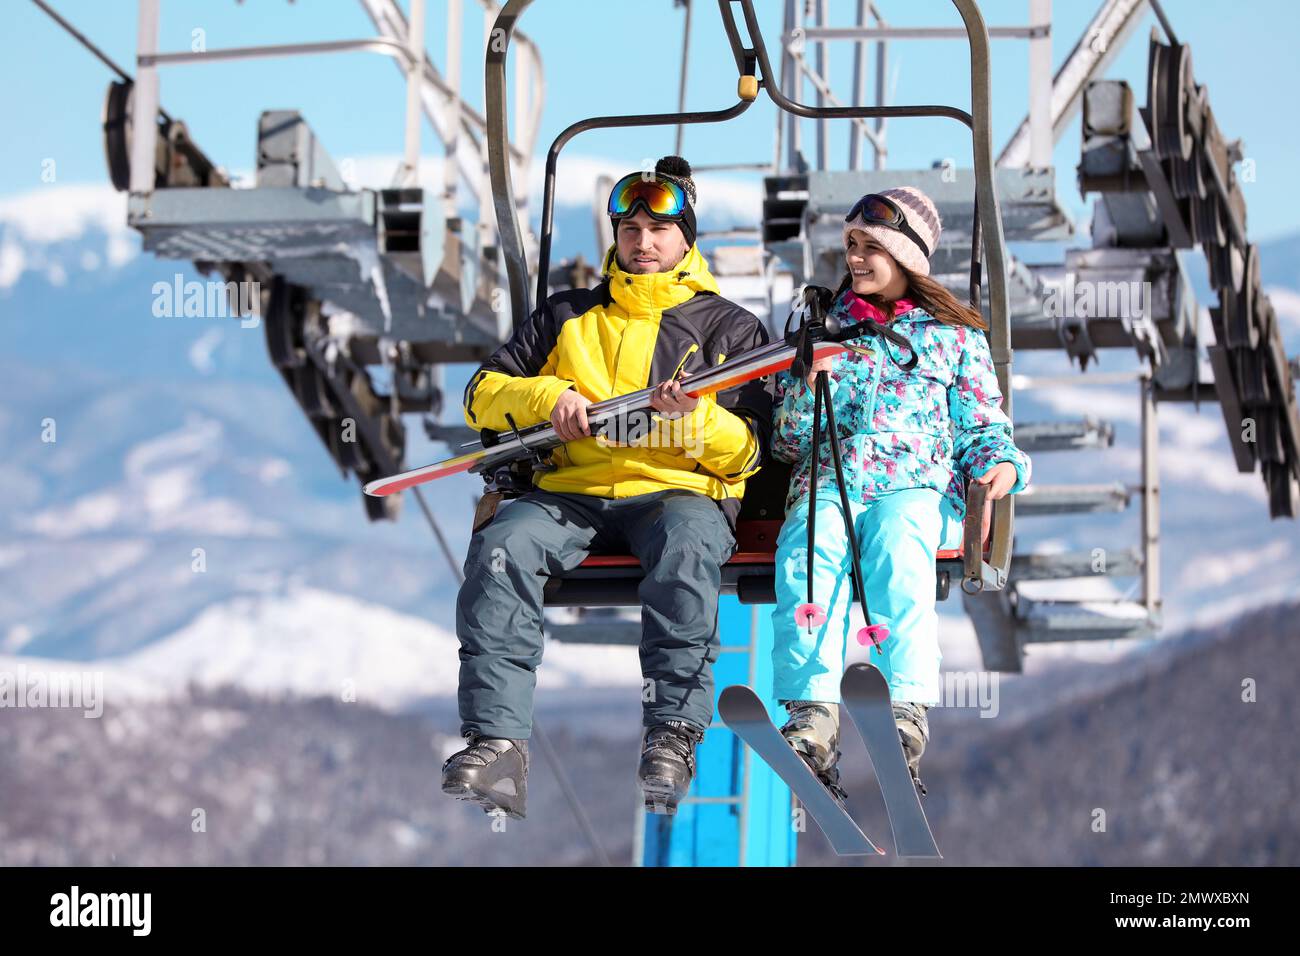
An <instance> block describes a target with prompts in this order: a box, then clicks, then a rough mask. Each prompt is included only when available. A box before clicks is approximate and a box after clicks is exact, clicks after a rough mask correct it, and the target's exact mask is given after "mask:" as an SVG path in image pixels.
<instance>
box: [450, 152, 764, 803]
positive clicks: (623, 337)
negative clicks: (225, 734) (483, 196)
mask: <svg viewBox="0 0 1300 956" xmlns="http://www.w3.org/2000/svg"><path fill="white" fill-rule="evenodd" d="M694 204H695V184H694V181H693V180H692V179H691V176H690V166H689V165H688V164H687V163H686V161H685V160H684V159H682V158H681V157H677V156H668V157H664V158H663V159H661V160H660V161H659V163H658V164H657V165H656V167H655V172H654V174H653V175H652V174H650V173H648V172H647V173H644V174H642V173H633V174H630V175H629V176H626V177H624V178H623V179H622V180H620V181H619V182H618V183H617V184H615V187H614V190H613V192H612V193H611V196H610V205H609V213H610V216H611V219H612V221H613V225H614V231H615V242H614V245H613V246H612V247H611V248H610V249H609V251H608V252H607V253H606V255H605V259H604V262H603V268H602V280H601V282H600V284H599V285H597V286H596V287H595V288H594V289H575V290H569V291H566V292H560V293H557V294H555V295H552V296H551V297H550V298H548V299H547V300H546V301H545V303H543V304H542V305H541V307H539V308H538V309H537V311H536V312H535V313H534V314H533V315H532V316H531V317H530V319H529V321H528V322H526V323H525V324H524V325H523V326H521V327H520V328H517V329H516V330H515V332H514V334H513V335H512V337H511V338H510V340H509V341H508V342H506V343H505V344H504V345H503V346H501V347H500V348H499V349H498V350H497V351H496V352H495V353H493V355H492V356H491V357H490V358H489V359H488V360H487V361H486V362H485V363H484V364H483V365H482V366H481V367H480V368H479V369H478V371H476V372H475V374H474V375H473V376H472V377H471V379H470V381H469V384H468V385H467V386H466V389H465V420H466V421H467V422H468V423H469V424H470V425H471V426H472V427H474V428H478V429H484V428H489V429H493V430H499V431H505V432H508V431H509V430H510V428H511V427H512V424H513V426H514V427H518V428H524V427H526V426H529V425H535V424H538V423H541V422H546V421H549V422H551V424H553V425H554V426H555V429H556V431H557V432H558V433H559V435H560V437H561V438H564V439H565V444H564V445H563V446H560V447H559V448H557V449H556V450H555V451H554V452H553V453H552V461H553V463H554V464H555V466H556V468H555V470H553V471H548V472H541V473H539V476H538V477H537V478H536V480H535V487H534V488H533V489H532V490H531V491H529V492H527V493H526V494H524V495H522V496H521V497H519V498H517V499H515V500H513V501H511V502H509V503H508V504H507V505H505V506H504V507H503V508H501V510H500V512H499V513H498V514H497V515H496V516H495V517H494V518H493V519H492V520H491V521H490V522H488V523H487V524H486V525H485V526H484V527H482V528H481V529H479V530H478V531H476V533H475V534H474V536H473V538H472V539H471V541H470V546H469V553H468V556H467V557H466V560H465V583H464V585H463V586H462V587H461V590H460V595H459V598H458V600H457V605H456V633H457V636H458V637H459V638H460V644H461V650H460V661H461V669H460V688H459V704H460V716H461V721H462V723H461V732H462V734H463V735H464V736H465V737H466V738H467V743H468V746H467V747H466V748H465V749H464V750H462V751H460V752H459V753H457V754H455V755H453V756H452V757H451V758H450V759H449V760H448V761H447V763H446V764H445V765H444V768H443V790H444V792H446V793H448V794H451V795H452V796H455V797H457V798H460V799H467V800H473V801H475V802H477V803H479V804H480V805H481V806H483V808H484V809H485V810H487V811H489V812H496V811H501V810H504V811H506V812H508V813H510V814H511V815H515V816H523V814H524V804H525V793H526V775H527V769H528V745H527V740H528V737H529V735H530V733H531V730H532V704H533V690H534V687H535V686H536V670H537V667H538V665H539V664H540V663H541V659H542V606H543V590H542V589H543V585H544V583H545V579H546V578H547V577H550V576H553V575H558V574H561V573H563V572H564V571H567V570H570V569H572V568H575V567H577V566H578V565H579V564H581V563H582V561H583V560H584V559H585V558H586V557H587V556H588V554H589V553H591V552H594V551H602V552H612V553H631V554H633V555H635V556H636V557H637V558H638V559H640V562H641V565H642V567H643V568H644V569H645V577H644V581H643V583H642V585H641V587H640V598H641V600H642V603H643V611H642V628H643V630H642V638H641V666H642V672H643V675H644V678H645V684H644V687H645V690H644V692H643V695H642V696H643V710H644V721H643V722H644V724H645V726H646V728H647V730H646V734H645V738H644V743H643V752H642V759H641V765H640V769H639V772H638V778H639V780H640V782H641V786H642V788H643V789H644V791H645V798H646V803H647V806H649V807H650V808H652V809H655V810H660V811H666V812H670V813H671V812H674V810H675V808H676V804H677V801H678V800H679V799H680V798H681V797H682V796H683V795H684V794H685V792H686V790H687V789H688V788H689V786H690V781H691V778H692V776H693V775H694V771H695V745H696V744H697V743H698V742H699V741H700V739H702V737H703V732H704V730H705V728H707V727H708V726H709V724H710V723H711V722H712V719H713V676H712V665H713V662H714V661H715V660H716V659H717V654H718V645H719V637H718V613H717V612H718V589H719V585H720V580H721V572H720V569H721V567H722V565H723V564H725V563H726V561H727V559H728V558H730V557H731V555H732V554H733V553H734V551H735V548H736V541H735V536H734V534H735V523H736V517H737V514H738V513H739V510H740V499H741V496H742V495H743V494H744V489H745V481H746V479H747V478H749V477H751V476H752V475H753V474H754V473H755V472H757V471H758V469H759V467H760V465H761V463H762V460H763V455H764V453H765V451H766V448H767V442H768V435H769V433H770V428H771V410H772V395H771V391H770V384H769V383H768V382H767V381H766V380H756V381H753V382H749V383H745V384H744V385H741V386H737V387H736V388H733V389H730V390H728V391H725V392H720V393H718V394H717V395H714V396H705V397H701V398H699V399H694V398H690V397H688V396H686V395H684V394H683V393H682V391H681V386H680V384H678V382H677V379H678V378H679V377H680V376H682V375H686V374H691V373H695V372H698V371H702V370H704V369H706V368H708V367H710V366H713V365H717V364H720V363H721V362H722V361H724V360H725V359H726V358H727V357H728V356H735V355H739V354H740V353H742V352H746V351H749V350H750V349H754V348H757V347H759V346H761V345H764V344H766V343H767V341H768V335H767V331H766V329H765V328H764V327H763V325H762V323H760V322H759V321H758V319H757V318H755V317H754V315H752V314H751V313H750V312H748V311H746V310H745V309H743V308H741V307H740V306H738V305H736V304H734V303H732V302H729V301H727V300H726V299H724V298H722V297H721V295H719V294H718V285H717V282H716V281H715V280H714V278H713V276H712V275H711V274H710V272H709V268H708V263H707V262H706V261H705V259H704V256H703V255H702V254H701V253H700V250H699V248H698V247H697V246H696V244H695V238H696V236H695V232H696V222H695V209H694ZM651 386H657V391H656V393H655V398H654V400H653V402H652V404H653V407H654V409H655V410H656V411H657V412H658V413H659V414H657V415H655V414H654V413H648V415H647V416H646V418H645V419H644V420H640V421H634V422H628V421H625V422H623V423H622V424H623V426H624V427H623V428H620V429H615V430H614V433H613V434H612V435H606V434H600V435H593V434H592V433H591V429H590V427H589V426H588V423H587V418H586V408H587V406H588V405H590V404H591V403H593V402H599V401H603V400H605V399H609V398H613V397H614V396H616V395H624V394H627V393H630V392H635V391H638V390H640V389H643V388H648V387H651Z"/></svg>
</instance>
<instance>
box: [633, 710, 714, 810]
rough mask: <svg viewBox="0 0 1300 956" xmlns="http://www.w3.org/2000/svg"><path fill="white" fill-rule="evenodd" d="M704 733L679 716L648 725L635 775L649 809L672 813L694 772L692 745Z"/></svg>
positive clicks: (697, 741)
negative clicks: (651, 725)
mask: <svg viewBox="0 0 1300 956" xmlns="http://www.w3.org/2000/svg"><path fill="white" fill-rule="evenodd" d="M703 739H704V734H703V733H701V732H700V731H698V730H696V729H695V728H694V727H692V726H690V725H689V724H687V723H685V722H684V721H680V720H670V721H668V722H667V723H663V724H656V725H655V726H653V727H650V728H649V729H648V730H647V731H646V734H645V741H644V743H643V745H642V748H641V765H640V767H638V768H637V779H638V780H639V781H640V783H641V790H642V792H643V793H644V794H645V808H646V811H647V812H649V813H660V814H666V815H668V816H672V815H674V814H676V813H677V803H678V801H680V800H681V799H682V797H684V796H686V792H687V791H688V790H690V788H691V778H693V777H694V776H695V745H696V744H698V743H699V742H700V741H702V740H703Z"/></svg>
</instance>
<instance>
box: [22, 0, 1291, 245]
mask: <svg viewBox="0 0 1300 956" xmlns="http://www.w3.org/2000/svg"><path fill="white" fill-rule="evenodd" d="M697 2H698V6H697V8H696V12H695V25H696V29H695V31H694V34H693V38H692V49H691V83H690V87H689V93H688V107H691V108H699V109H711V108H718V107H720V106H723V105H726V104H729V103H730V102H732V101H733V100H734V70H733V67H732V64H731V59H730V53H729V51H728V50H727V47H726V44H725V40H724V38H723V35H722V31H721V26H720V18H719V15H718V10H717V6H716V4H715V3H714V2H711V0H697ZM52 3H53V5H54V6H55V8H56V9H58V10H59V11H60V12H61V13H63V14H64V15H65V16H66V17H68V18H69V19H70V20H71V21H72V22H73V23H74V24H75V25H77V26H78V27H79V28H81V29H82V30H84V31H85V32H86V33H88V34H89V35H90V36H91V37H92V38H93V39H95V40H96V41H97V42H98V43H100V44H101V45H102V46H103V47H104V48H105V50H106V51H107V52H108V53H109V54H110V55H111V56H113V57H114V58H115V59H117V60H118V61H119V62H121V63H122V64H123V66H124V67H125V68H126V69H127V70H128V71H129V72H134V45H135V7H136V5H135V3H134V2H133V0H52ZM880 5H881V8H882V10H883V11H884V13H885V15H886V17H887V18H889V19H890V20H891V21H892V22H895V23H898V24H900V25H902V24H918V25H919V24H945V25H956V24H957V23H958V19H957V17H956V14H955V12H954V11H953V9H952V8H951V7H950V6H949V5H948V4H947V3H944V2H942V0H925V2H922V0H914V2H906V3H905V2H901V0H880ZM429 6H430V13H429V24H428V37H429V43H430V47H431V50H432V52H433V55H434V58H435V60H436V61H437V62H439V63H440V64H441V63H442V62H443V61H444V60H445V51H444V46H445V44H444V42H443V41H442V39H441V37H440V32H441V30H442V26H443V23H444V18H445V12H444V11H445V4H444V3H443V2H439V0H431V2H430V5H429ZM1028 6H1029V4H1028V0H987V2H985V3H983V4H982V7H983V9H984V11H985V17H986V19H987V20H988V22H989V23H990V24H995V25H996V24H1002V25H1009V24H1023V23H1024V22H1026V20H1027V18H1028ZM1054 7H1055V25H1056V35H1055V42H1054V54H1055V57H1056V59H1057V61H1058V62H1059V61H1060V59H1062V58H1063V57H1064V56H1065V55H1066V53H1067V52H1068V51H1069V49H1070V47H1071V46H1072V45H1073V43H1074V40H1075V38H1076V37H1077V36H1078V34H1079V32H1080V31H1081V29H1082V27H1083V25H1084V24H1085V23H1086V22H1087V19H1088V18H1089V17H1090V16H1091V14H1092V12H1093V10H1094V8H1095V4H1094V3H1093V2H1092V0H1056V3H1055V4H1054ZM1165 7H1166V9H1167V11H1168V12H1169V15H1170V18H1171V20H1172V21H1173V23H1174V26H1175V28H1176V30H1177V31H1178V32H1179V34H1180V39H1183V40H1184V41H1185V42H1190V43H1191V45H1192V50H1193V58H1194V65H1195V70H1196V75H1197V78H1198V80H1199V81H1200V82H1202V83H1206V84H1207V85H1208V86H1209V89H1210V96H1211V102H1212V103H1213V105H1214V108H1215V112H1216V116H1217V117H1218V120H1219V125H1220V127H1221V128H1222V129H1223V130H1224V131H1225V133H1226V134H1227V135H1228V136H1229V137H1237V136H1240V137H1243V138H1244V140H1245V146H1246V155H1247V156H1248V157H1250V158H1251V159H1253V160H1254V161H1255V168H1256V176H1257V178H1256V181H1255V182H1253V183H1247V184H1245V186H1244V188H1245V191H1246V196H1247V200H1248V203H1249V209H1250V233H1251V235H1252V238H1255V239H1267V238H1272V237H1275V236H1278V235H1282V234H1285V233H1290V232H1294V231H1296V230H1297V229H1298V228H1300V216H1298V215H1297V209H1298V207H1300V202H1298V201H1297V200H1298V199H1300V189H1298V188H1297V177H1296V174H1295V173H1294V172H1293V170H1294V168H1295V164H1296V163H1297V161H1298V160H1300V126H1298V124H1297V123H1296V122H1295V121H1294V116H1295V106H1294V103H1293V102H1292V100H1293V98H1294V96H1295V92H1294V91H1295V90H1296V89H1297V88H1300V56H1297V55H1296V51H1295V37H1296V35H1297V32H1300V30H1298V28H1300V8H1298V7H1297V5H1296V4H1294V3H1292V2H1288V0H1240V2H1237V3H1234V4H1231V5H1224V4H1219V3H1210V2H1205V0H1166V4H1165ZM0 8H2V9H3V11H4V14H5V16H4V20H5V26H6V30H5V33H6V38H5V41H4V55H3V56H0V84H3V89H4V90H5V91H6V93H5V96H4V99H3V104H2V105H0V119H2V120H3V124H4V126H3V128H4V130H5V149H4V150H3V151H0V196H3V195H10V194H14V193H20V192H26V191H28V190H31V189H34V188H36V187H38V186H40V185H41V180H40V174H41V169H42V163H43V162H44V161H45V160H47V159H51V158H52V159H54V160H55V161H56V163H57V174H58V181H59V182H60V183H84V182H103V181H105V179H106V174H105V169H104V159H103V149H102V145H101V141H100V134H99V123H100V110H101V102H102V98H103V93H104V90H105V88H106V86H107V83H108V81H109V78H110V75H109V73H108V71H107V70H106V69H105V68H104V67H103V66H101V65H100V64H99V63H98V61H96V60H94V59H93V58H92V57H91V56H90V55H89V54H88V53H86V52H84V51H83V50H82V49H81V48H80V47H79V46H77V45H76V44H74V43H73V41H72V40H71V39H70V38H68V37H67V36H66V35H64V34H63V32H62V31H61V30H59V29H58V28H57V27H55V25H54V24H53V23H52V22H51V21H49V20H48V19H47V18H46V17H45V15H44V14H42V13H41V12H40V11H39V10H38V9H37V8H36V7H35V6H34V5H33V4H32V3H30V2H29V0H0ZM852 8H853V3H852V2H851V0H832V2H831V11H832V12H831V19H832V22H833V23H844V22H847V18H848V17H849V16H850V15H851V11H852ZM162 9H163V14H162V47H163V48H164V49H171V50H176V49H188V48H189V46H190V42H191V37H192V36H193V31H194V30H196V29H201V30H203V31H204V35H205V39H206V42H207V45H208V46H209V47H220V46H232V45H248V44H256V43H276V42H290V41H293V40H304V39H341V38H351V37H361V36H367V35H371V34H372V33H373V30H372V29H371V27H370V24H369V21H368V20H367V18H366V17H365V15H364V14H363V13H362V11H361V8H360V5H359V4H358V3H356V2H355V0H298V2H296V3H290V2H288V0H246V2H244V3H242V4H238V3H235V2H233V0H162ZM758 9H759V11H760V15H761V16H763V17H764V22H765V24H766V29H767V39H768V42H769V45H771V46H775V44H776V42H777V33H778V31H779V28H780V10H781V5H780V3H778V2H776V0H758ZM465 11H466V23H467V24H469V25H472V28H471V29H469V30H467V31H466V32H467V39H466V43H465V53H464V56H465V61H464V64H465V65H464V70H465V74H464V75H465V79H464V82H465V87H466V92H467V95H468V96H470V97H471V98H472V99H475V100H477V98H478V91H479V90H480V89H481V87H482V60H481V54H480V53H479V52H478V51H479V42H480V41H479V34H478V33H477V32H476V31H477V30H478V28H479V24H480V23H481V20H482V15H481V13H480V11H479V8H478V7H477V5H476V4H474V3H473V2H472V0H466V3H465ZM682 16H683V14H682V11H681V10H680V9H677V8H675V7H674V6H673V4H672V0H607V2H602V3H600V4H596V3H590V2H581V0H536V2H535V3H534V4H533V7H532V8H531V9H530V10H529V11H528V12H527V14H526V15H525V17H524V19H523V21H522V25H523V28H524V29H525V30H526V31H527V32H529V33H530V34H531V35H532V36H533V37H534V38H535V39H536V41H537V42H538V43H539V45H540V47H541V49H542V55H543V58H544V60H545V61H546V64H547V67H548V69H547V86H548V88H547V98H546V110H545V114H544V120H543V127H542V136H541V138H540V140H539V147H541V148H542V149H544V147H545V145H547V144H549V142H550V140H551V139H552V138H553V137H554V135H555V134H556V133H557V132H558V131H559V130H560V129H562V128H563V127H564V126H566V125H567V124H568V123H570V122H572V121H573V120H575V119H577V118H580V117H582V116H586V115H596V114H603V113H617V112H657V111H664V110H670V109H673V108H675V106H676V93H677V69H678V64H679V56H680V42H681V22H682ZM1145 21H1146V22H1145V23H1144V25H1143V26H1142V27H1141V28H1139V30H1138V31H1137V32H1136V33H1135V35H1134V36H1133V38H1132V39H1131V40H1130V41H1129V44H1128V46H1127V48H1126V50H1125V52H1124V53H1123V54H1122V55H1121V57H1120V58H1119V60H1118V62H1117V63H1116V65H1115V66H1114V67H1112V70H1111V75H1112V76H1119V77H1125V78H1127V79H1128V80H1129V81H1130V83H1132V84H1133V85H1134V87H1135V89H1136V90H1137V92H1138V100H1139V102H1144V101H1145V64H1146V36H1147V34H1148V32H1149V29H1150V25H1151V24H1152V23H1154V18H1153V17H1152V16H1151V15H1150V14H1148V15H1147V16H1146V18H1145ZM832 51H833V53H832V58H833V63H834V64H835V66H836V69H835V74H834V76H835V83H836V86H837V88H838V89H840V90H847V85H848V81H849V62H850V56H849V51H848V48H847V47H844V46H840V47H832ZM893 60H894V64H895V65H900V64H901V70H900V72H899V74H898V81H897V88H896V90H895V94H894V101H895V102H950V103H954V104H957V105H961V106H966V105H968V102H969V94H968V78H967V70H966V57H965V54H964V48H963V47H962V46H961V45H959V44H956V43H937V42H934V41H930V42H923V41H905V42H899V43H897V44H895V45H894V48H893ZM1026 74H1027V57H1026V49H1025V44H1024V43H1022V42H1020V41H1012V40H1000V41H995V73H994V80H995V87H994V97H995V113H996V115H995V119H996V130H995V133H996V135H995V141H996V142H997V143H998V144H999V145H1000V144H1001V143H1002V142H1003V141H1005V139H1006V137H1007V136H1008V135H1009V133H1010V132H1011V130H1012V129H1013V128H1014V126H1015V125H1016V123H1018V122H1019V120H1020V119H1021V117H1022V116H1023V115H1024V112H1025V108H1026V101H1025V86H1024V81H1025V77H1026ZM162 100H163V104H164V106H165V108H166V109H168V110H169V111H170V112H171V113H172V115H173V116H178V117H181V118H183V119H184V120H185V121H186V122H187V124H188V125H189V127H190V129H191V132H192V134H193V136H194V138H195V140H196V141H197V142H198V143H199V144H200V146H201V147H202V148H203V149H204V150H205V151H207V152H208V154H209V155H210V156H212V157H213V158H214V159H215V160H216V161H217V162H219V163H221V164H223V165H225V166H227V167H230V168H232V169H248V168H251V167H252V165H253V147H254V131H255V126H256V120H257V115H258V113H260V112H261V111H262V110H263V109H268V108H286V107H288V108H297V109H299V110H301V111H302V112H303V113H304V115H305V116H306V117H307V118H308V120H309V122H310V123H311V124H312V126H313V127H314V128H315V129H316V131H317V132H318V134H319V135H320V137H321V139H322V140H323V142H324V143H325V145H326V148H327V149H328V150H329V151H330V153H331V154H332V155H334V156H335V157H344V156H366V155H377V154H397V153H398V152H400V149H401V141H402V115H403V105H404V104H403V89H402V84H401V81H400V78H399V76H398V74H397V72H396V70H394V68H393V66H392V65H391V63H389V62H387V59H386V58H384V57H380V56H376V55H374V54H365V53H356V54H347V55H342V56H328V57H311V58H295V59H291V60H286V59H282V60H263V61H247V62H243V63H239V64H230V63H225V64H212V65H204V66H184V67H169V68H164V71H163V81H162ZM773 116H774V112H773V107H772V106H771V105H770V102H769V101H767V100H766V99H765V98H764V99H762V100H760V102H759V103H757V104H756V105H755V106H754V107H752V108H751V109H750V111H749V112H748V113H747V114H746V115H745V116H743V117H741V118H740V119H738V120H735V121H733V122H731V123H729V124H726V125H723V126H709V127H696V128H692V129H688V131H687V135H686V148H685V150H684V152H685V153H686V155H687V156H688V158H690V160H691V161H692V162H693V163H697V164H705V163H715V162H722V161H729V160H754V161H761V160H766V159H769V158H770V156H771V153H772V130H773ZM846 125H847V124H840V126H841V127H843V126H846ZM845 135H846V134H845V131H844V129H843V128H840V129H837V130H835V132H834V134H833V136H832V145H833V147H834V148H833V150H832V161H833V163H834V165H836V166H843V165H844V157H845V156H846V150H845V148H844V147H843V143H844V142H845V139H844V137H845ZM810 136H811V128H809V131H808V133H807V134H806V139H805V142H809V141H810ZM968 143H969V140H968V139H967V138H965V131H964V129H963V128H962V127H959V126H958V125H957V124H955V123H952V122H951V121H944V120H908V121H898V122H895V123H894V124H893V125H892V128H891V134H890V148H891V154H892V155H891V163H890V165H891V166H896V167H900V168H903V167H908V166H928V165H930V163H931V162H932V161H933V160H935V159H938V158H942V157H947V156H952V157H955V158H956V159H957V161H958V164H959V165H962V166H965V165H968V164H969V145H968ZM672 145H673V133H672V130H671V129H664V130H638V131H613V132H599V133H594V134H586V135H584V136H582V137H580V138H579V139H578V140H577V141H576V142H575V143H573V144H572V145H571V146H570V147H568V150H569V151H570V152H572V153H574V154H582V155H594V156H609V157H621V158H623V159H625V160H626V161H627V162H628V164H629V165H630V166H635V165H636V164H637V163H639V161H640V159H641V158H642V157H644V156H657V155H661V154H662V153H664V152H669V151H671V149H672ZM424 146H425V152H426V155H439V154H440V147H439V145H438V144H437V141H436V138H435V137H434V135H433V133H432V131H431V130H430V129H429V128H428V127H427V126H426V127H425V136H424ZM566 155H567V153H566ZM1077 158H1078V134H1077V124H1075V125H1074V126H1072V128H1071V131H1070V133H1069V134H1067V136H1066V138H1065V139H1064V140H1063V142H1062V143H1061V145H1060V147H1059V148H1058V152H1057V163H1058V188H1059V192H1060V194H1061V196H1062V199H1063V200H1064V201H1066V202H1067V204H1073V205H1077V204H1078V202H1079V200H1078V192H1077V188H1076V187H1075V186H1074V166H1075V164H1076V163H1077ZM561 173H563V164H562V166H561Z"/></svg>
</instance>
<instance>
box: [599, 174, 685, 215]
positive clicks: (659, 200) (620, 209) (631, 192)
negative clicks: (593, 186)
mask: <svg viewBox="0 0 1300 956" xmlns="http://www.w3.org/2000/svg"><path fill="white" fill-rule="evenodd" d="M638 202H641V203H643V204H644V205H645V208H646V211H647V212H649V213H650V215H652V216H680V215H681V214H682V212H683V211H684V210H685V209H686V191H685V190H684V189H682V187H680V186H678V185H677V184H676V183H673V182H667V181H659V180H653V179H652V180H645V179H642V178H641V175H640V174H639V173H633V174H632V175H631V176H625V177H623V179H621V180H619V181H618V182H617V183H616V184H615V185H614V190H613V192H611V193H610V194H609V214H610V215H611V216H626V215H627V214H628V213H630V212H631V211H632V207H633V206H635V205H636V204H637V203H638Z"/></svg>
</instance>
